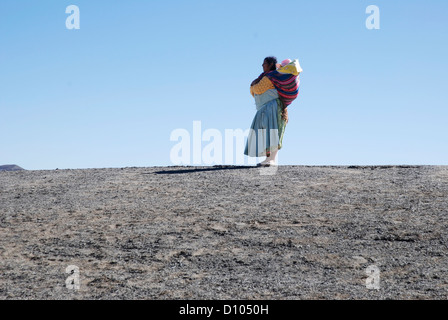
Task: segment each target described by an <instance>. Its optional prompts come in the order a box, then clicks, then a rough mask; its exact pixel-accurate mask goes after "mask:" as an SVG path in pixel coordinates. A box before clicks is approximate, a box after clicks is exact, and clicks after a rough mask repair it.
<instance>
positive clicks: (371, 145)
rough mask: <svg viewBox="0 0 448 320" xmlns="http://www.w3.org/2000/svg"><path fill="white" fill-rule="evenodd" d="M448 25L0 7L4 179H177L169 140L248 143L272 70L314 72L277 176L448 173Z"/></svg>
mask: <svg viewBox="0 0 448 320" xmlns="http://www.w3.org/2000/svg"><path fill="white" fill-rule="evenodd" d="M71 4H74V5H77V6H78V7H79V9H80V27H81V28H80V29H79V30H68V29H67V28H66V25H65V21H66V19H67V17H68V16H69V14H66V13H65V9H66V7H67V6H69V5H71ZM371 4H373V5H377V6H378V7H379V9H380V29H379V30H368V29H367V28H366V26H365V21H366V19H367V17H368V14H366V12H365V11H366V7H367V6H368V5H371ZM447 21H448V1H446V0H432V1H423V0H406V1H402V0H393V1H390V0H387V1H385V0H369V1H364V0H342V1H334V0H328V1H324V0H314V1H311V0H309V1H299V0H294V1H262V0H253V1H252V0H238V1H229V0H226V1H213V0H207V1H194V0H192V1H167V0H163V1H155V0H134V1H124V0H123V1H110V0H109V1H105V0H95V1H86V0H72V1H62V0H57V1H56V0H51V1H50V0H43V1H35V0H33V1H31V0H1V1H0V139H1V144H0V165H2V164H17V165H19V166H22V167H23V168H25V169H29V170H40V169H55V168H60V169H63V168H103V167H131V166H137V167H147V166H168V165H173V164H172V163H171V161H170V150H171V149H172V148H173V146H174V145H176V143H177V142H173V141H170V134H171V132H172V131H173V130H175V129H178V128H184V129H186V130H188V131H189V132H191V134H193V121H201V125H202V131H205V130H207V129H218V130H220V131H221V132H222V134H223V137H224V130H225V129H243V130H246V129H248V128H249V127H250V124H251V122H252V119H253V116H254V115H255V106H254V102H253V98H252V96H251V95H250V94H249V84H250V82H251V81H252V80H253V79H254V78H256V77H257V76H258V75H259V74H260V72H261V71H262V68H261V64H262V62H263V58H264V57H266V56H269V55H275V56H276V57H277V58H278V59H279V60H283V59H285V58H291V59H295V58H297V59H299V60H300V63H301V65H302V68H303V70H304V72H303V73H302V75H301V91H300V96H299V98H298V99H297V100H296V101H294V102H293V104H292V105H291V106H290V108H289V117H290V121H289V123H288V125H287V127H286V132H285V137H284V140H283V149H282V150H281V151H280V152H279V162H280V164H291V165H292V164H296V165H376V164H378V165H379V164H383V165H387V164H417V165H418V164H427V165H448V148H447V141H448V126H447V122H448V121H447V120H448V108H447V107H448V103H447V102H448V98H447V88H448V80H447V73H448V41H447V40H448V22H447ZM192 139H193V138H192ZM207 144H208V143H206V142H204V143H203V147H204V146H205V145H207ZM237 151H238V150H237ZM239 151H240V152H243V150H239ZM258 160H262V159H261V158H260V159H258Z"/></svg>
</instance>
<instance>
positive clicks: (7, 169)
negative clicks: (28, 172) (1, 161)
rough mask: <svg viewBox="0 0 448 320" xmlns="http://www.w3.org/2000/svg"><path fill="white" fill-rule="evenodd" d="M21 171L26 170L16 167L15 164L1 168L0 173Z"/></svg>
mask: <svg viewBox="0 0 448 320" xmlns="http://www.w3.org/2000/svg"><path fill="white" fill-rule="evenodd" d="M20 170H25V169H23V168H21V167H19V166H18V165H15V164H6V165H4V166H0V171H20Z"/></svg>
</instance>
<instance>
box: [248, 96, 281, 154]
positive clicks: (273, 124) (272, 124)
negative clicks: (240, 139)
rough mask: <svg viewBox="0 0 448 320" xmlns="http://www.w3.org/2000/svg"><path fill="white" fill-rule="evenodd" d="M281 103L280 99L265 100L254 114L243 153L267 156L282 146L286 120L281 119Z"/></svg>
mask: <svg viewBox="0 0 448 320" xmlns="http://www.w3.org/2000/svg"><path fill="white" fill-rule="evenodd" d="M282 111H283V103H282V102H281V101H280V99H273V100H271V101H268V102H266V103H265V104H264V105H263V106H262V107H261V108H259V109H258V111H257V113H256V114H255V117H254V120H253V121H252V125H251V126H250V130H249V135H248V137H247V142H246V148H245V150H244V154H245V155H247V156H249V157H263V156H269V153H270V152H271V151H274V150H280V149H281V148H282V142H283V135H284V133H285V128H286V121H285V120H283V119H282V116H281V115H282Z"/></svg>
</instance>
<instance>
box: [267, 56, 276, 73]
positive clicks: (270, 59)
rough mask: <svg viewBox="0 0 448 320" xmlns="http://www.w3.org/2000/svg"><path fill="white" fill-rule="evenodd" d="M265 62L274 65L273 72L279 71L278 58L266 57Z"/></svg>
mask: <svg viewBox="0 0 448 320" xmlns="http://www.w3.org/2000/svg"><path fill="white" fill-rule="evenodd" d="M264 61H266V62H267V63H269V64H272V67H271V71H274V70H276V69H277V66H276V64H277V58H276V57H273V56H270V57H266V58H264Z"/></svg>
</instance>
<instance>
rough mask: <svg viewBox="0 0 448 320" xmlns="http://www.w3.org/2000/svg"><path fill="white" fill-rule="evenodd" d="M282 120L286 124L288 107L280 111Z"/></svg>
mask: <svg viewBox="0 0 448 320" xmlns="http://www.w3.org/2000/svg"><path fill="white" fill-rule="evenodd" d="M282 119H283V120H285V121H286V123H288V107H286V108H284V109H283V111H282Z"/></svg>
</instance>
